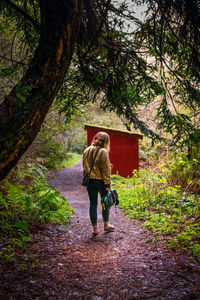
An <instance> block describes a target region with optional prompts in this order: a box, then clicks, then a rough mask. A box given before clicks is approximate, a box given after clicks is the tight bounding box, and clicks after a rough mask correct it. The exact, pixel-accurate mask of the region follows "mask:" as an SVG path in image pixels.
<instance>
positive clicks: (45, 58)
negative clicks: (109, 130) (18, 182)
mask: <svg viewBox="0 0 200 300" xmlns="http://www.w3.org/2000/svg"><path fill="white" fill-rule="evenodd" d="M80 1H81V0H67V1H66V0H59V1H55V0H40V8H41V36H40V40H39V43H38V47H37V49H36V51H35V54H34V57H33V59H32V61H31V62H30V65H29V67H28V69H27V71H26V73H25V75H24V76H23V78H22V79H21V81H20V82H19V84H17V85H16V86H15V87H14V88H13V90H12V91H11V93H10V95H9V96H7V97H6V98H5V99H4V101H3V103H1V104H0V180H2V179H4V178H5V177H6V176H7V174H8V173H9V171H10V170H11V169H12V168H13V167H14V166H15V165H16V163H17V161H18V160H19V159H20V157H21V156H22V154H23V153H24V152H25V151H26V150H27V148H28V147H29V146H30V145H31V144H32V142H33V141H34V139H35V137H36V135H37V133H38V132H39V130H40V127H41V124H42V122H43V121H44V118H45V116H46V114H47V112H48V111H49V109H50V107H51V104H52V102H53V100H54V98H55V96H56V94H57V92H58V90H59V88H60V86H61V84H62V82H63V79H64V77H65V75H66V72H67V69H68V67H69V64H70V61H71V58H72V54H73V49H74V45H75V41H76V38H77V34H78V30H79V19H80V18H79V12H80Z"/></svg>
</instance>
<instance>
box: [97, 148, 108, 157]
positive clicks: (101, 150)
mask: <svg viewBox="0 0 200 300" xmlns="http://www.w3.org/2000/svg"><path fill="white" fill-rule="evenodd" d="M99 152H100V153H101V155H107V154H108V150H107V149H106V148H103V147H102V148H100V150H99Z"/></svg>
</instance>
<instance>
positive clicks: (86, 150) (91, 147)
mask: <svg viewBox="0 0 200 300" xmlns="http://www.w3.org/2000/svg"><path fill="white" fill-rule="evenodd" d="M93 148H94V146H92V145H91V146H89V147H87V148H86V149H85V150H84V151H83V153H87V152H89V151H91V150H92V149H93Z"/></svg>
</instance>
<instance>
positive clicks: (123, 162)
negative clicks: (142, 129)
mask: <svg viewBox="0 0 200 300" xmlns="http://www.w3.org/2000/svg"><path fill="white" fill-rule="evenodd" d="M85 130H87V142H88V146H89V145H91V142H92V139H93V137H94V135H95V134H96V133H97V132H99V131H104V132H106V133H108V134H109V136H110V162H111V163H112V164H113V169H112V174H116V173H118V174H119V175H121V176H123V177H127V176H130V177H131V176H132V173H133V170H134V169H137V170H138V169H139V145H138V140H139V139H142V138H143V136H142V135H141V134H136V133H133V132H129V131H125V130H117V129H112V128H107V127H99V126H93V125H88V124H86V125H85Z"/></svg>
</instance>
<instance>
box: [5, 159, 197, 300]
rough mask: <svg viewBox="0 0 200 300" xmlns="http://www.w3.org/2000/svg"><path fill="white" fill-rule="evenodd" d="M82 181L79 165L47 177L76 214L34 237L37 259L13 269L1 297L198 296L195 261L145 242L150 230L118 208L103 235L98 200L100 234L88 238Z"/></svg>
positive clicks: (99, 299)
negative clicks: (33, 263) (7, 293)
mask: <svg viewBox="0 0 200 300" xmlns="http://www.w3.org/2000/svg"><path fill="white" fill-rule="evenodd" d="M81 179H82V170H81V165H80V164H78V165H76V166H74V167H72V168H69V169H63V170H61V171H59V172H56V173H54V178H49V184H51V185H53V186H55V187H56V188H57V189H58V190H59V191H60V192H61V194H62V195H63V196H65V197H66V198H67V199H68V200H69V202H70V203H71V204H72V205H73V207H74V209H75V217H74V218H72V219H71V221H70V222H69V223H68V224H67V226H66V227H63V226H53V225H48V226H47V227H45V229H44V230H42V231H41V232H39V233H37V234H36V235H35V238H36V239H37V240H36V242H35V243H34V244H33V245H31V246H30V251H31V253H35V255H39V258H40V260H39V263H38V264H37V266H35V267H32V268H31V267H30V269H29V270H27V271H24V272H22V271H18V273H17V276H18V277H17V278H16V276H15V277H14V278H13V284H12V287H10V295H11V298H5V299H10V300H11V299H13V300H14V299H38V300H39V299H60V300H64V299H91V300H107V299H112V300H115V299H116V300H117V299H173V300H174V299H179V300H180V299H200V265H199V264H195V263H192V262H190V261H189V259H188V256H187V255H185V254H183V253H181V252H173V251H172V250H170V249H169V248H167V247H165V246H164V244H163V243H161V242H160V243H155V242H154V243H148V241H149V239H150V236H149V232H148V231H146V230H145V229H144V228H143V226H142V225H141V224H140V222H135V223H133V222H130V221H129V219H128V218H127V217H126V216H124V215H123V214H122V213H121V211H120V210H119V209H116V210H115V208H111V213H110V221H111V222H112V223H113V224H115V225H116V230H115V232H112V233H104V232H103V223H102V218H101V208H100V204H99V207H98V212H99V214H98V223H99V227H100V234H99V235H98V236H96V237H92V234H91V232H92V231H91V225H90V221H89V213H88V210H89V201H88V196H87V192H86V190H85V188H84V187H82V186H81ZM10 276H12V275H11V274H10ZM19 295H21V296H19ZM2 299H3V298H2Z"/></svg>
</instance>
